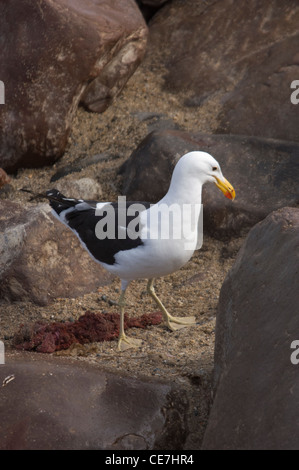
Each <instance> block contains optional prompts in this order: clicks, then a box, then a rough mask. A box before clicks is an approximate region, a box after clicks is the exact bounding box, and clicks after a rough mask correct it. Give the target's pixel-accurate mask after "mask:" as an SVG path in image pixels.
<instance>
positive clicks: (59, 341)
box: [14, 311, 162, 353]
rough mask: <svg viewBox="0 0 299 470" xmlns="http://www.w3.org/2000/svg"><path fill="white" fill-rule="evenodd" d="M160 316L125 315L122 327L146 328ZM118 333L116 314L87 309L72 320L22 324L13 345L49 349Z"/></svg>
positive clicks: (50, 350) (82, 342)
mask: <svg viewBox="0 0 299 470" xmlns="http://www.w3.org/2000/svg"><path fill="white" fill-rule="evenodd" d="M161 320H162V315H161V313H159V312H155V313H150V314H144V315H142V316H141V317H139V318H131V319H130V318H128V317H127V315H125V329H126V328H146V327H147V326H149V325H158V324H159V323H161ZM118 335H119V314H117V313H107V314H106V313H105V314H104V313H93V312H89V311H87V312H85V314H84V315H82V316H81V317H80V318H79V319H78V320H77V321H75V322H66V323H59V322H54V323H42V322H37V323H35V324H34V325H32V326H28V325H22V326H21V327H20V329H19V331H18V332H17V333H16V334H15V336H14V345H15V347H16V348H17V349H25V350H28V351H37V352H42V353H53V352H54V351H60V350H61V349H68V348H69V347H70V346H71V344H73V343H80V344H85V343H93V342H97V341H111V340H113V339H115V338H117V337H118Z"/></svg>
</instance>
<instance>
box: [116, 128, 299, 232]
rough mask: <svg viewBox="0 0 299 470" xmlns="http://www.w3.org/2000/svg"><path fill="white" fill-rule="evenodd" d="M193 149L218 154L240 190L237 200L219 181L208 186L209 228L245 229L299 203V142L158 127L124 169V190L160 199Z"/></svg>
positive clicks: (205, 195)
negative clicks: (226, 195)
mask: <svg viewBox="0 0 299 470" xmlns="http://www.w3.org/2000/svg"><path fill="white" fill-rule="evenodd" d="M192 150H203V151H206V152H209V153H210V154H212V155H213V156H214V157H215V158H216V159H217V160H218V161H219V163H220V165H221V168H222V172H223V174H224V176H225V177H226V178H227V179H228V180H229V181H230V182H231V183H232V184H233V186H234V187H235V190H236V199H235V201H234V202H233V203H232V202H231V201H229V200H226V198H224V197H223V194H222V193H221V192H220V191H218V190H217V188H216V187H215V186H214V185H212V184H206V185H205V186H204V188H203V204H204V230H205V231H207V232H208V233H210V234H211V235H213V236H215V237H218V238H225V237H227V236H232V235H240V234H242V233H243V232H245V231H247V230H248V228H250V227H252V226H253V225H255V224H256V223H257V222H258V221H260V220H262V219H263V218H264V217H266V216H267V215H268V214H269V213H270V212H272V211H273V210H275V209H278V208H280V207H284V206H286V205H289V206H296V205H297V204H298V203H299V195H298V181H299V162H298V152H299V144H297V143H292V142H285V141H279V140H273V139H259V138H254V137H245V136H242V137H241V136H233V135H230V136H228V135H205V134H190V133H187V132H179V131H160V132H159V131H157V132H153V133H151V134H149V135H148V136H147V137H146V138H145V139H144V140H143V141H142V142H141V143H140V145H139V146H138V147H137V149H136V150H135V151H134V152H133V153H132V155H131V156H130V158H129V159H128V160H127V161H126V162H125V164H124V165H123V167H122V169H121V171H122V172H123V180H124V185H123V193H124V194H126V195H127V197H128V198H129V199H131V200H137V201H138V200H139V201H144V200H146V201H150V202H157V201H158V200H159V199H160V198H162V197H163V196H164V195H165V194H166V192H167V190H168V187H169V183H170V178H171V175H172V171H173V168H174V165H175V163H176V162H177V160H178V158H179V157H180V156H182V155H183V154H184V153H187V152H190V151H192Z"/></svg>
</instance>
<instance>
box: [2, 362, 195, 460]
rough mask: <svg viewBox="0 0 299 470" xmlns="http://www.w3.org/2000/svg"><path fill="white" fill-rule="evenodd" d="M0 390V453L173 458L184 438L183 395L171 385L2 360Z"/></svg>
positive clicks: (63, 365)
mask: <svg viewBox="0 0 299 470" xmlns="http://www.w3.org/2000/svg"><path fill="white" fill-rule="evenodd" d="M0 384H1V385H0V386H2V388H1V394H0V413H1V434H0V449H1V450H104V449H106V450H111V451H112V450H131V451H132V450H141V449H156V450H158V449H161V450H165V449H166V450H167V449H168V450H171V449H172V450H177V449H182V448H183V446H184V443H185V440H186V437H187V435H188V428H187V420H186V416H187V411H188V400H187V394H186V392H185V390H184V389H183V387H177V386H176V385H174V384H173V382H171V383H170V382H165V381H164V382H162V381H157V380H154V379H144V380H142V379H140V378H139V379H137V378H132V377H126V376H124V375H118V374H112V373H108V372H105V371H103V370H101V369H100V368H99V367H98V366H94V365H91V364H87V363H86V362H85V363H81V364H80V363H78V361H76V362H73V361H70V360H65V359H61V358H57V357H56V358H49V357H47V358H45V357H44V356H42V355H39V356H38V358H37V357H36V355H35V356H34V355H30V354H22V355H16V354H14V355H9V354H8V355H7V356H6V364H5V365H1V369H0ZM21 397H22V398H21ZM109 456H110V457H112V453H111V454H109Z"/></svg>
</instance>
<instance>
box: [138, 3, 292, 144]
mask: <svg viewBox="0 0 299 470" xmlns="http://www.w3.org/2000/svg"><path fill="white" fill-rule="evenodd" d="M298 22H299V5H298V2H297V1H296V0H290V1H288V2H281V1H280V0H271V1H270V2H261V1H259V0H253V1H251V2H250V3H249V2H247V1H246V0H239V1H236V0H235V1H232V0H221V1H220V0H207V1H205V2H194V1H193V0H185V1H180V0H173V1H172V2H170V3H169V4H166V5H165V6H164V7H163V8H162V9H161V11H159V12H158V13H157V14H156V15H155V16H154V18H153V20H152V21H151V23H150V34H149V46H148V53H147V58H148V62H149V63H154V64H157V65H158V66H161V64H162V66H164V67H165V69H166V74H165V81H164V88H165V91H166V92H169V91H170V92H173V93H179V94H180V95H181V93H182V92H183V93H184V94H185V95H186V99H185V103H186V104H187V105H191V106H196V105H198V106H200V105H201V104H202V103H203V101H204V100H205V99H209V97H214V96H217V95H218V96H219V97H220V96H223V102H222V105H220V118H219V119H220V124H219V128H218V132H219V133H224V132H227V133H231V134H240V135H253V136H260V137H271V138H275V139H283V140H290V141H298V140H299V134H298V106H295V105H293V104H292V103H291V101H290V96H291V93H292V90H291V88H290V86H291V83H292V81H293V80H297V79H298V76H299V55H298V41H299V33H298Z"/></svg>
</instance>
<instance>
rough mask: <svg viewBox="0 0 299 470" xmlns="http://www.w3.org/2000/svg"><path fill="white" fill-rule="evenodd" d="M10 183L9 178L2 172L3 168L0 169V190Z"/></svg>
mask: <svg viewBox="0 0 299 470" xmlns="http://www.w3.org/2000/svg"><path fill="white" fill-rule="evenodd" d="M9 182H10V177H9V176H8V174H7V173H6V172H5V171H4V170H3V168H0V188H2V187H3V186H5V185H6V184H8V183H9Z"/></svg>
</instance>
